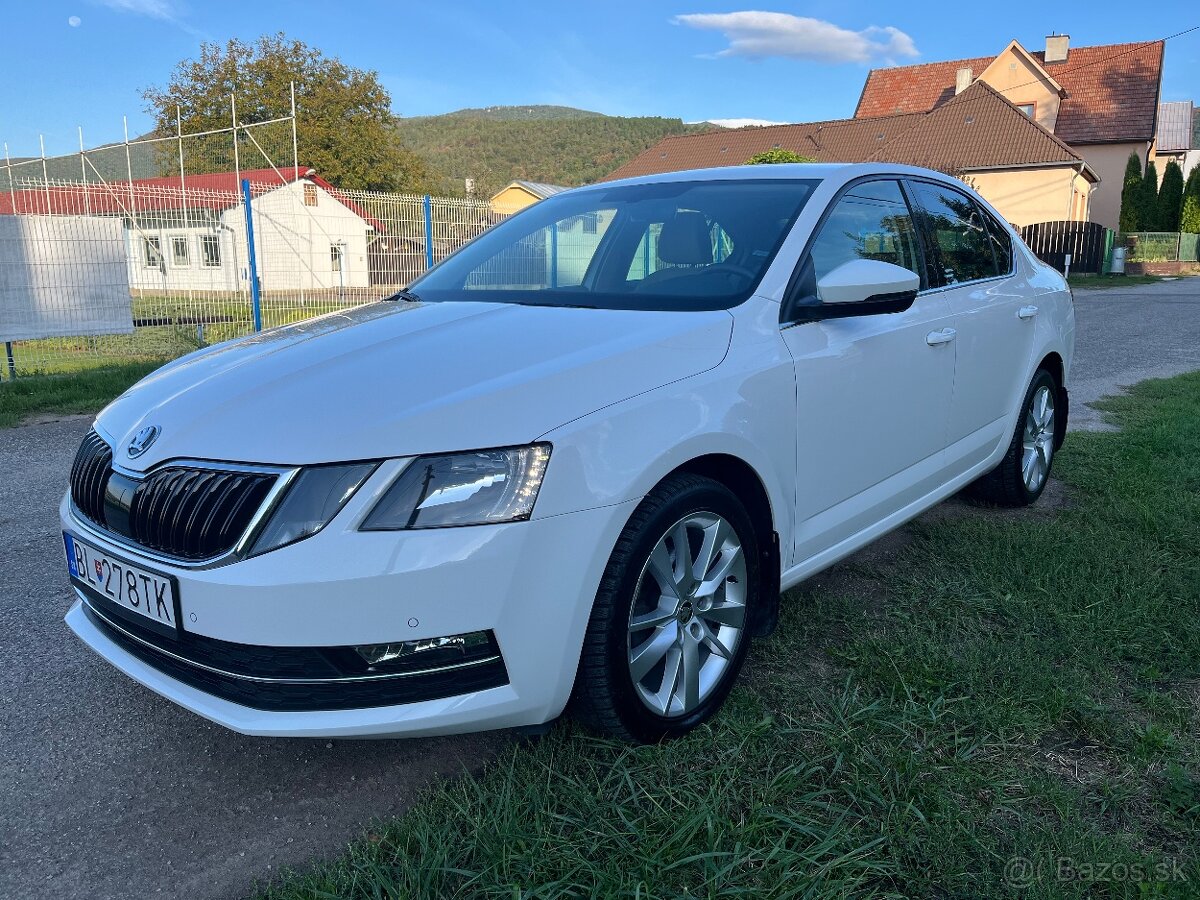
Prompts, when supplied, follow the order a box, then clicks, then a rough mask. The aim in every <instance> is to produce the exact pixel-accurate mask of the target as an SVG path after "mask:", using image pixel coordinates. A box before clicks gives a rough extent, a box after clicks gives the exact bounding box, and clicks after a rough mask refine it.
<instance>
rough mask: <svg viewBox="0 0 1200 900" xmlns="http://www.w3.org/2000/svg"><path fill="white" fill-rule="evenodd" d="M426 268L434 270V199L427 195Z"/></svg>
mask: <svg viewBox="0 0 1200 900" xmlns="http://www.w3.org/2000/svg"><path fill="white" fill-rule="evenodd" d="M425 268H426V269H432V268H433V198H432V197H430V196H429V195H428V194H426V195H425Z"/></svg>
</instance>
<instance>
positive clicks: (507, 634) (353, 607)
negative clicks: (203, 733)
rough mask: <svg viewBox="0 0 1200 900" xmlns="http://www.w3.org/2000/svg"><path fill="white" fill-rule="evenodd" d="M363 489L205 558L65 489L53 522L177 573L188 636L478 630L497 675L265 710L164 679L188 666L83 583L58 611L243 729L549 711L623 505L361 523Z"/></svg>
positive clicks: (538, 718) (149, 683)
mask: <svg viewBox="0 0 1200 900" xmlns="http://www.w3.org/2000/svg"><path fill="white" fill-rule="evenodd" d="M372 480H373V481H374V480H375V479H372ZM369 487H370V485H367V486H364V489H363V490H360V491H359V494H358V495H356V496H355V497H354V498H353V499H352V500H351V502H350V503H349V504H347V506H346V508H345V509H343V510H342V511H341V513H339V515H338V516H337V517H336V518H335V519H334V521H333V522H332V523H330V525H328V526H327V527H326V528H325V529H324V530H323V531H321V532H320V533H319V534H317V535H315V536H313V537H311V538H308V539H307V540H304V541H301V542H299V543H297V544H294V545H292V546H289V547H284V548H281V549H279V550H275V551H272V552H270V553H266V554H263V555H262V556H259V557H255V558H252V559H248V560H242V561H240V562H235V563H232V564H230V565H225V566H220V567H217V568H210V569H196V568H186V567H178V566H173V565H169V564H164V562H163V561H162V560H161V559H155V558H153V557H152V556H149V555H144V554H141V553H139V552H138V551H136V550H135V549H132V548H130V547H128V546H126V545H124V544H122V543H119V542H116V541H114V540H111V539H108V538H106V536H105V535H103V533H99V532H97V531H96V530H95V529H94V528H93V527H91V526H89V525H88V524H87V523H86V522H83V521H80V520H79V519H78V518H77V517H76V516H75V514H74V513H73V512H72V510H71V507H70V502H69V499H68V498H64V501H63V504H62V507H61V509H60V514H61V518H62V524H63V528H64V529H66V530H67V531H69V532H71V533H72V534H75V535H77V536H79V537H81V538H83V539H84V540H85V541H86V542H88V543H91V544H93V545H96V546H98V547H100V548H101V549H103V550H105V551H107V552H110V553H112V554H114V555H116V556H118V557H124V558H125V559H128V560H130V561H131V562H134V563H136V564H138V565H141V566H144V567H147V568H151V569H154V570H156V571H159V572H162V573H164V574H168V575H173V576H174V577H175V578H176V579H177V580H178V585H179V596H180V622H181V624H182V627H183V628H184V630H185V631H186V632H188V633H189V634H190V635H196V636H199V637H201V638H209V639H214V640H215V641H223V642H231V643H234V644H238V645H250V648H255V647H257V648H305V647H351V646H356V645H362V644H381V643H388V642H401V641H413V640H423V639H428V638H437V637H443V636H446V635H454V634H463V633H468V632H475V631H489V632H491V633H492V635H494V638H495V642H496V644H497V646H498V649H499V654H500V656H501V658H502V660H503V663H502V671H504V673H505V674H506V676H507V683H503V681H504V679H499V680H496V679H492V680H491V681H488V680H487V679H482V680H477V681H476V682H474V683H472V682H470V680H469V679H467V680H465V681H463V682H460V684H461V685H462V686H464V687H465V688H466V690H465V692H461V693H454V694H453V695H451V696H437V697H436V698H434V699H417V700H415V701H413V702H404V703H398V704H390V705H364V706H362V707H361V708H359V707H355V708H321V709H305V710H296V709H291V708H286V704H283V705H277V706H276V708H272V703H271V701H270V699H269V697H267V698H263V697H257V698H255V699H254V702H253V704H251V703H246V702H234V701H231V700H230V699H228V696H218V693H221V692H219V691H213V690H204V689H202V688H201V687H200V685H203V684H204V681H203V679H200V678H191V677H187V678H186V679H185V678H181V677H173V675H172V672H175V673H176V674H179V670H178V668H177V667H178V666H179V665H182V664H185V663H180V662H179V661H178V660H173V661H169V662H168V661H166V660H164V659H162V658H161V657H158V656H156V655H155V654H154V653H153V652H146V650H145V648H144V647H138V646H137V645H135V644H133V643H131V642H130V641H129V640H128V639H127V638H126V637H125V636H122V635H120V634H119V633H117V632H115V631H114V630H113V629H112V628H111V627H109V625H110V624H111V623H110V622H106V620H105V618H104V617H103V615H97V613H98V612H99V613H101V614H102V613H103V612H104V610H103V609H102V608H100V607H99V605H98V604H95V605H94V606H93V607H92V608H85V604H88V603H89V600H88V598H87V596H86V595H85V594H84V593H83V592H82V591H80V590H79V589H78V588H76V593H77V600H76V602H75V604H74V605H73V606H72V607H71V609H70V611H69V612H68V613H67V617H66V621H67V624H68V625H69V626H70V627H71V629H72V630H73V631H74V632H75V633H76V635H78V636H79V637H80V638H81V639H82V640H83V641H84V643H86V644H87V645H88V646H89V647H91V648H92V649H93V650H95V651H96V652H97V653H98V654H99V655H100V656H102V657H104V658H105V659H106V660H108V661H109V662H110V663H112V664H113V665H114V666H116V667H117V668H118V669H120V670H121V671H122V672H124V673H126V674H127V675H129V676H130V677H131V678H133V679H134V680H136V681H138V682H140V683H141V684H143V685H145V686H146V687H148V688H150V689H151V690H153V691H155V692H157V693H159V694H161V695H163V696H164V697H166V698H168V699H170V700H173V701H174V702H176V703H178V704H179V705H181V706H183V707H185V708H187V709H189V710H191V711H193V712H195V713H197V714H199V715H201V716H204V717H205V718H208V719H210V720H212V721H214V722H217V723H218V724H221V725H224V726H226V727H228V728H231V729H233V730H235V731H238V732H241V733H243V734H253V735H272V736H305V737H392V736H402V735H407V736H418V735H433V734H447V733H454V732H461V731H475V730H486V729H492V728H505V727H512V726H519V725H534V724H540V723H542V722H546V721H549V720H550V719H553V718H554V717H555V716H557V715H558V714H559V713H560V712H561V711H562V709H563V707H564V706H565V705H566V701H567V698H568V697H569V695H570V690H571V686H572V683H573V681H574V677H575V670H576V668H577V666H578V662H579V651H580V647H581V646H582V642H583V633H584V630H585V628H586V626H587V619H588V615H589V613H590V610H591V603H592V600H593V598H594V597H595V592H596V587H597V585H598V584H599V582H600V578H601V575H602V573H603V569H604V566H605V564H606V563H607V561H608V555H609V552H610V550H611V548H612V546H613V545H614V544H615V542H616V539H617V535H618V534H619V532H620V530H621V528H622V527H623V526H624V524H625V521H626V520H627V518H628V515H629V513H630V512H631V511H632V509H631V505H630V504H628V503H627V504H620V505H617V506H610V507H603V508H600V509H592V510H586V511H582V512H575V513H569V514H565V515H560V516H553V517H549V518H544V519H538V518H534V519H532V520H530V521H528V522H516V523H510V524H505V525H488V526H478V527H467V528H447V529H436V530H428V531H411V532H359V531H358V530H357V524H358V521H359V520H360V519H361V517H362V516H363V515H365V512H366V510H367V509H369V508H370V506H371V505H372V504H373V502H374V497H375V492H374V491H372V490H369V489H368V488H369ZM92 603H93V604H94V601H92ZM184 674H190V673H184ZM491 684H495V686H487V685H491ZM248 689H249V690H253V685H251V686H250V687H249V688H248ZM442 693H444V690H443V691H442ZM415 696H420V693H419V692H418V693H417V694H416V695H415ZM349 702H351V703H353V702H354V701H353V700H351V701H349ZM331 705H341V706H343V707H344V706H346V705H347V704H346V703H341V704H331Z"/></svg>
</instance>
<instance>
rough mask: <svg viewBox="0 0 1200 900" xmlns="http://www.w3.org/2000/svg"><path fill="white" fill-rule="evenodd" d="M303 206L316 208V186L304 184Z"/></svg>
mask: <svg viewBox="0 0 1200 900" xmlns="http://www.w3.org/2000/svg"><path fill="white" fill-rule="evenodd" d="M304 205H305V206H316V205H317V186H316V185H315V184H307V183H306V184H305V185H304Z"/></svg>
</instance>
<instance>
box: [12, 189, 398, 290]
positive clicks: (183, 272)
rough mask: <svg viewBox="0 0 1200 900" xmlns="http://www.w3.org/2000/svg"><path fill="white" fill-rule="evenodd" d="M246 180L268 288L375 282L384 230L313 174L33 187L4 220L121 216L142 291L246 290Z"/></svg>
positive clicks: (133, 281) (134, 283)
mask: <svg viewBox="0 0 1200 900" xmlns="http://www.w3.org/2000/svg"><path fill="white" fill-rule="evenodd" d="M239 174H240V179H245V180H247V181H249V182H250V184H251V197H252V199H251V201H250V207H251V211H252V215H253V222H254V244H255V256H256V262H257V271H258V277H259V283H260V287H261V288H262V290H264V291H271V292H279V291H284V292H287V291H325V290H338V289H341V288H351V287H367V286H369V285H370V271H369V265H368V252H367V248H368V244H369V243H370V241H371V240H372V239H373V238H374V237H376V236H377V234H378V233H379V232H380V231H382V227H381V226H380V224H379V223H378V222H376V221H374V220H372V219H371V218H370V217H369V216H368V215H367V214H366V213H365V211H364V210H363V209H362V208H361V207H359V206H358V205H357V204H356V203H355V202H354V201H353V200H351V199H349V198H348V197H347V196H346V195H345V194H343V193H342V192H340V191H338V190H337V189H336V188H334V187H333V186H332V185H331V184H329V183H328V182H326V181H325V180H324V179H322V178H320V177H319V176H318V175H317V174H316V173H315V172H314V171H313V170H312V169H303V168H301V169H293V168H290V167H289V168H286V169H282V170H280V171H278V172H277V171H276V170H274V169H257V170H251V171H246V172H241V173H237V174H235V173H233V172H218V173H213V174H208V175H194V176H189V177H188V178H186V179H185V180H184V181H183V182H182V183H181V181H180V179H179V176H172V177H167V178H150V179H141V180H136V181H133V182H125V181H122V182H110V183H105V184H87V185H84V184H70V185H51V186H48V187H45V188H42V189H39V188H36V187H30V188H27V189H25V190H21V191H17V192H16V193H14V194H6V195H0V214H4V213H9V214H12V213H15V214H17V215H27V214H32V215H46V214H47V213H48V214H49V215H50V216H56V217H57V216H67V217H70V218H72V219H79V218H87V217H103V218H106V219H107V218H111V217H114V216H119V217H120V218H121V219H122V220H123V222H124V240H125V244H126V253H125V256H126V261H127V265H128V269H129V286H130V288H132V289H133V290H134V291H138V292H144V293H147V294H174V293H177V292H189V293H194V292H236V291H242V290H244V289H246V288H248V286H249V279H250V274H249V273H250V266H249V252H248V244H247V240H246V212H245V207H244V204H243V202H242V189H241V185H240V183H239ZM81 250H82V248H81Z"/></svg>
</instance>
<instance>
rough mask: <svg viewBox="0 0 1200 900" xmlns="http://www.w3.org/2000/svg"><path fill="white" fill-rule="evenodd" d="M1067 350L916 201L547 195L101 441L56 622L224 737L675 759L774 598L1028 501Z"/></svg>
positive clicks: (938, 192) (77, 506)
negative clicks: (879, 548)
mask: <svg viewBox="0 0 1200 900" xmlns="http://www.w3.org/2000/svg"><path fill="white" fill-rule="evenodd" d="M1074 331H1075V326H1074V315H1073V311H1072V305H1071V296H1070V292H1069V291H1068V289H1067V285H1066V284H1065V282H1064V281H1063V279H1062V277H1060V276H1059V275H1058V274H1057V273H1056V272H1054V271H1053V270H1052V269H1050V268H1048V267H1046V266H1045V265H1043V264H1042V263H1040V262H1039V261H1038V260H1037V259H1036V258H1035V257H1034V256H1033V255H1032V254H1031V253H1030V252H1029V250H1028V249H1027V248H1026V247H1025V245H1024V244H1022V242H1021V241H1020V240H1019V238H1018V237H1017V236H1016V235H1015V234H1014V233H1013V231H1012V229H1011V228H1010V227H1009V226H1008V225H1007V224H1005V223H1004V222H1003V220H1002V219H1001V218H1000V217H999V216H998V215H997V214H996V212H995V210H993V209H992V208H991V207H990V206H989V205H988V204H987V203H986V201H984V200H982V199H981V198H980V197H979V196H978V195H977V194H975V193H974V192H973V191H971V190H970V189H969V188H967V187H966V186H964V185H963V184H962V183H960V182H959V181H956V180H954V179H952V178H949V177H946V176H944V175H940V174H938V173H935V172H931V171H926V170H922V169H913V168H902V167H892V166H881V165H853V166H827V165H780V166H753V167H740V168H723V169H715V170H706V171H692V172H677V173H674V174H670V175H661V176H655V177H650V178H641V179H635V180H630V181H618V182H613V183H609V184H600V185H596V186H592V187H586V188H580V189H578V190H572V191H568V192H565V193H562V194H558V195H556V196H554V197H551V198H550V199H548V200H545V201H543V202H541V203H538V204H537V205H535V206H533V207H531V208H529V209H527V210H525V211H524V212H521V213H519V214H518V215H516V216H513V217H512V218H510V219H508V220H507V221H505V222H503V223H502V224H500V225H497V226H496V227H495V228H493V229H492V230H490V231H488V232H487V233H485V234H484V235H482V236H481V237H479V238H477V239H476V240H474V241H473V242H471V243H470V244H468V245H466V246H465V247H463V248H462V249H461V250H459V251H458V252H457V253H455V254H453V255H452V256H450V257H449V258H448V259H446V260H445V261H444V262H442V263H441V264H440V265H438V266H437V267H435V268H434V269H432V270H431V271H430V272H429V273H427V274H426V275H425V276H424V277H422V278H420V279H419V280H418V281H416V282H415V283H414V284H413V285H412V286H411V289H410V290H408V291H404V292H401V293H400V294H397V295H395V296H394V297H391V298H389V299H388V300H386V301H383V302H380V303H376V304H374V305H370V306H365V307H361V308H358V309H354V310H350V311H345V312H339V313H334V314H331V315H327V316H324V317H321V318H318V319H313V320H310V321H307V322H303V323H300V324H297V325H292V326H288V327H284V328H278V329H274V330H272V331H267V332H264V333H262V334H258V335H254V336H252V337H248V338H244V339H242V340H237V341H232V342H229V343H226V344H221V345H218V346H214V347H210V348H208V349H205V350H201V351H199V352H197V353H193V354H192V355H190V356H187V357H185V358H183V359H180V360H178V361H176V362H174V363H172V364H170V365H168V366H165V367H164V368H162V369H160V370H158V371H157V372H155V373H154V374H152V375H150V376H149V377H148V378H146V379H145V380H143V381H142V382H141V383H139V384H138V385H136V386H135V387H134V388H132V389H131V390H130V391H128V392H127V393H126V394H124V395H123V396H122V397H120V398H119V399H117V400H116V401H115V402H114V403H113V404H112V405H110V406H109V407H108V408H107V409H105V410H104V411H103V412H102V413H101V414H100V415H99V417H98V418H97V419H96V423H95V427H94V429H93V430H92V431H91V433H90V434H88V436H87V438H86V439H85V440H84V442H83V445H82V446H81V447H80V449H79V453H78V456H77V457H76V459H75V463H74V467H73V469H72V471H71V481H70V491H69V492H68V493H67V495H66V497H64V499H63V502H62V508H61V514H62V525H63V532H64V535H63V537H64V543H65V547H66V558H67V565H68V568H69V570H70V578H71V585H72V587H73V589H74V593H75V602H74V605H72V607H71V609H70V611H69V612H68V613H67V617H66V618H67V623H68V624H69V625H70V627H71V628H72V629H73V630H74V631H75V633H76V634H77V635H78V636H79V637H80V638H81V639H82V640H83V641H84V642H85V643H86V644H87V645H88V646H90V647H91V648H92V649H93V650H95V651H96V652H97V653H99V654H100V655H101V656H103V657H104V658H105V659H107V660H108V661H109V662H110V663H112V664H113V665H114V666H116V667H117V668H118V669H120V670H121V671H123V672H125V673H126V674H127V675H129V676H130V677H132V678H134V679H136V680H137V681H139V682H141V683H142V684H144V685H145V686H147V687H149V688H150V689H151V690H154V691H156V692H158V693H160V694H162V695H163V696H165V697H167V698H169V699H171V700H173V701H175V702H176V703H178V704H180V705H182V706H184V707H186V708H188V709H190V710H192V711H193V712H196V713H198V714H200V715H202V716H205V717H207V718H209V719H211V720H213V721H214V722H218V723H220V724H222V725H225V726H227V727H229V728H232V729H235V730H236V731H240V732H244V733H247V734H258V735H297V736H330V737H332V736H338V737H390V736H400V735H422V734H438V733H447V732H455V731H465V730H474V729H487V728H502V727H510V726H533V727H535V726H539V725H542V724H543V723H547V722H550V721H551V720H553V719H554V718H555V717H557V716H559V715H560V714H561V713H563V712H564V710H569V711H571V712H573V714H574V715H576V716H577V717H578V718H579V719H581V720H583V721H584V722H586V723H588V724H590V725H591V726H592V727H595V728H598V729H600V730H603V731H606V732H609V733H612V734H615V735H619V736H621V737H624V738H626V739H630V740H635V741H654V740H658V739H661V738H664V737H668V736H672V735H678V734H681V733H683V732H686V731H687V730H689V729H691V728H693V727H695V726H696V725H697V724H698V723H700V722H703V721H704V720H706V719H707V718H709V717H710V716H712V715H713V714H714V712H716V710H717V709H718V708H719V707H720V706H721V703H722V702H723V701H724V699H725V697H726V695H727V694H728V693H729V690H730V687H731V686H732V684H733V682H734V680H735V679H736V678H737V674H738V670H739V669H740V668H741V666H742V662H743V660H744V659H745V658H746V653H747V651H748V649H749V647H750V642H751V640H752V639H753V638H755V637H759V636H762V635H765V634H767V633H769V632H770V631H771V629H772V627H773V626H774V624H775V622H776V619H777V607H778V604H779V595H780V591H781V590H784V589H786V588H789V587H791V586H793V585H795V584H797V583H798V582H800V581H802V580H803V579H805V578H807V577H808V576H810V575H812V574H813V573H815V572H818V571H820V570H821V569H824V568H825V567H827V566H829V565H831V564H832V563H834V562H836V561H837V560H839V559H841V558H842V557H844V556H846V555H847V554H849V553H851V552H853V551H854V550H856V549H857V548H859V547H861V546H863V545H864V544H866V543H868V542H869V541H871V540H873V539H875V538H877V537H879V536H880V535H882V534H884V533H885V532H887V531H889V530H890V529H893V528H896V527H897V526H898V525H900V524H901V523H903V522H905V521H906V520H908V519H911V518H912V517H913V516H915V515H917V514H918V513H920V512H921V511H922V510H924V509H926V508H928V507H929V506H931V505H933V504H935V503H937V502H938V501H939V500H942V499H943V498H945V497H948V496H949V495H951V494H953V493H954V492H956V491H958V490H960V489H962V488H968V487H969V488H970V489H971V490H972V491H973V492H974V493H975V494H976V495H978V496H979V497H981V498H983V499H984V500H986V501H989V502H991V503H994V504H1000V505H1021V504H1027V503H1031V502H1033V501H1034V500H1036V499H1037V497H1038V495H1039V494H1040V493H1041V492H1042V489H1043V488H1044V487H1045V484H1046V479H1047V477H1048V475H1049V473H1050V466H1051V462H1052V460H1053V459H1054V454H1055V451H1056V450H1057V448H1058V447H1059V446H1060V444H1061V442H1062V439H1063V434H1064V429H1065V427H1066V419H1067V386H1068V384H1069V379H1070V372H1071V357H1072V346H1073V340H1074Z"/></svg>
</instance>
